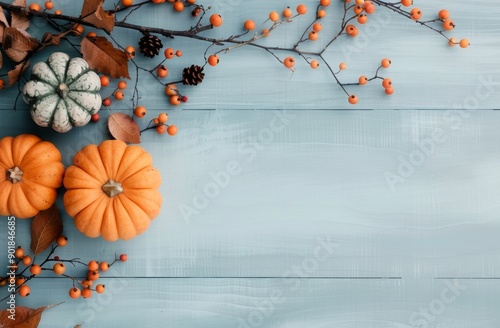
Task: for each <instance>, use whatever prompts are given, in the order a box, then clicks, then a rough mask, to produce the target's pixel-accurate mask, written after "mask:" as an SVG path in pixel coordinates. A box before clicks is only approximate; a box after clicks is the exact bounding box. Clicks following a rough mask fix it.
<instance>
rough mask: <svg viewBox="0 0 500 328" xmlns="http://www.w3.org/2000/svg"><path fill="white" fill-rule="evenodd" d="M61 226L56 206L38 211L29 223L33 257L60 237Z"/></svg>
mask: <svg viewBox="0 0 500 328" xmlns="http://www.w3.org/2000/svg"><path fill="white" fill-rule="evenodd" d="M62 231H63V224H62V221H61V215H60V213H59V209H58V208H57V205H56V204H54V205H52V206H51V207H50V208H49V209H48V210H44V211H40V212H39V213H38V214H37V215H35V218H34V219H33V221H32V222H31V250H32V251H33V252H34V253H35V255H37V254H40V253H41V252H43V251H44V250H45V249H47V247H49V246H50V244H52V242H54V240H56V238H57V237H58V236H59V235H61V233H62Z"/></svg>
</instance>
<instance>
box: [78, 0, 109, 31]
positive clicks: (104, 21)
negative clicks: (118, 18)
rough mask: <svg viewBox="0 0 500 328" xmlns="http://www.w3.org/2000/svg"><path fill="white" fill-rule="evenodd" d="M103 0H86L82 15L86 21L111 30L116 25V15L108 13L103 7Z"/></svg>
mask: <svg viewBox="0 0 500 328" xmlns="http://www.w3.org/2000/svg"><path fill="white" fill-rule="evenodd" d="M103 2H104V1H103V0H85V1H84V2H83V7H82V12H81V17H82V20H83V21H84V22H87V23H89V24H92V25H94V26H95V27H96V28H102V29H104V30H105V31H106V32H108V33H109V32H111V31H112V30H113V28H114V27H115V15H114V14H109V13H107V12H106V11H105V10H104V8H103V7H102V3H103Z"/></svg>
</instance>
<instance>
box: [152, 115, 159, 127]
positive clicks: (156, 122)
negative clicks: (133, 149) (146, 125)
mask: <svg viewBox="0 0 500 328" xmlns="http://www.w3.org/2000/svg"><path fill="white" fill-rule="evenodd" d="M153 124H154V125H158V124H160V122H159V121H158V117H155V118H153Z"/></svg>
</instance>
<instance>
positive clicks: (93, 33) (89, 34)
mask: <svg viewBox="0 0 500 328" xmlns="http://www.w3.org/2000/svg"><path fill="white" fill-rule="evenodd" d="M95 37H97V33H96V32H89V33H87V38H89V39H93V38H95Z"/></svg>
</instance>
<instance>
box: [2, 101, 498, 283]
mask: <svg viewBox="0 0 500 328" xmlns="http://www.w3.org/2000/svg"><path fill="white" fill-rule="evenodd" d="M25 114H26V113H25V112H22V111H18V112H7V113H6V114H5V115H4V118H5V119H6V120H7V121H8V122H12V124H11V125H10V126H8V127H6V128H5V129H4V130H2V134H9V133H20V132H36V133H40V134H41V135H42V136H44V137H47V138H49V139H50V140H52V141H54V142H55V143H56V145H58V146H59V147H60V148H61V149H62V151H63V154H64V156H63V157H64V160H65V162H66V164H69V163H70V160H71V158H72V156H73V154H74V153H75V152H76V151H77V150H78V149H80V148H81V147H82V146H83V145H86V144H87V143H89V142H100V140H102V139H103V138H104V131H105V128H104V121H105V119H103V121H101V122H100V123H99V124H97V126H95V125H94V126H93V125H90V126H87V127H85V128H81V129H75V130H74V131H72V132H70V133H68V134H65V135H59V134H52V133H48V131H47V130H42V129H41V128H33V127H30V125H29V124H28V123H27V120H28V119H29V118H25V117H24V115H25ZM498 115H499V114H498V112H495V111H469V112H453V111H443V112H440V111H401V112H397V111H371V112H360V111H358V112H329V111H305V110H304V111H283V112H280V111H278V112H273V111H243V112H242V111H183V112H173V113H171V115H170V120H171V122H172V123H175V124H177V125H178V126H179V127H180V132H179V134H178V135H177V136H176V137H175V138H170V137H168V136H164V135H161V136H160V135H156V134H155V133H151V134H144V136H143V138H144V143H143V144H142V145H143V146H144V147H145V148H146V149H147V150H149V151H150V152H151V153H152V154H153V157H154V164H155V166H157V167H158V168H159V169H160V171H161V173H162V176H163V178H164V183H163V185H162V188H161V191H162V193H163V195H164V197H165V204H164V207H163V209H162V213H161V215H160V217H159V218H158V219H156V220H155V221H154V222H153V223H152V227H151V229H150V230H148V231H147V233H145V234H144V235H142V236H139V237H137V238H136V239H133V240H131V241H128V242H117V243H107V242H104V241H102V240H101V239H96V240H89V239H87V238H86V237H84V236H82V235H81V234H80V233H78V232H77V231H76V230H75V227H74V226H73V224H72V221H71V219H70V218H69V217H67V216H65V217H64V220H65V233H66V234H67V235H68V236H69V237H70V245H69V246H67V247H66V248H65V249H62V250H61V252H60V254H59V255H61V256H64V257H66V258H71V257H75V256H77V257H81V258H83V259H85V260H91V259H97V260H110V259H112V258H113V257H114V254H115V253H117V254H120V253H128V254H129V257H130V262H129V263H127V266H126V268H123V271H121V270H122V269H118V270H120V271H119V272H118V275H124V276H147V277H158V276H161V277H281V276H282V275H284V274H285V273H286V272H287V271H289V270H292V269H293V268H295V267H309V268H310V269H308V270H307V271H308V272H307V273H306V274H305V275H306V276H310V277H405V278H411V277H417V278H418V277H479V278H485V277H487V278H488V277H500V266H499V264H498V261H496V259H497V258H498V256H499V248H498V245H497V244H498V242H497V241H498V238H497V233H496V229H495V227H496V226H497V225H498V222H499V217H498V213H497V212H498V211H497V207H498V199H500V194H499V192H500V191H499V188H498V185H499V175H498V165H497V160H496V159H497V158H498V157H499V156H500V148H499V147H498V142H497V140H500V130H499V129H498V119H499V118H498ZM141 124H142V123H141ZM144 124H145V123H144ZM271 128H274V129H275V131H273V130H272V129H271ZM278 130H280V131H278ZM422 149H423V150H422ZM419 154H420V155H419ZM411 163H413V164H411ZM224 172H225V173H224ZM230 172H231V174H230ZM61 208H62V207H61ZM190 211H191V212H190ZM5 225H6V221H5V220H2V221H1V222H0V227H1V228H0V230H1V231H4V229H5V227H6V226H5ZM28 232H29V221H26V220H25V221H22V222H21V221H19V222H18V234H17V236H18V242H19V244H22V245H28V244H29V233H28ZM0 245H2V249H4V248H3V247H5V246H4V245H6V235H5V234H0ZM325 245H326V246H325ZM318 254H319V255H318ZM317 256H320V257H321V258H322V260H321V261H317ZM4 261H5V258H4V257H3V256H2V257H1V259H0V264H2V263H5V262H4ZM2 265H3V264H2Z"/></svg>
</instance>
